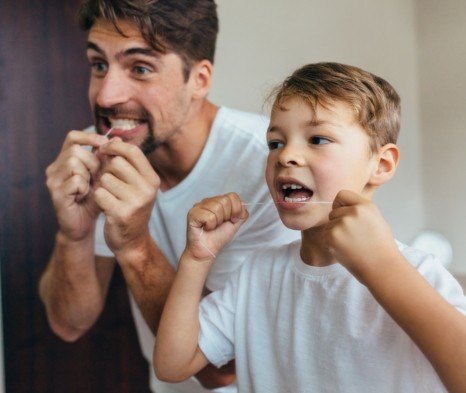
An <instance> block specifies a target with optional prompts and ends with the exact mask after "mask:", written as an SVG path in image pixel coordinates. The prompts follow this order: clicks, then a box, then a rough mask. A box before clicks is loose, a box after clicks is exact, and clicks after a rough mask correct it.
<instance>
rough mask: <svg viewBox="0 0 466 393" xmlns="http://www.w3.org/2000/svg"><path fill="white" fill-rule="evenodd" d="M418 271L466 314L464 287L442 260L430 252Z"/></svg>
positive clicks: (449, 301)
mask: <svg viewBox="0 0 466 393" xmlns="http://www.w3.org/2000/svg"><path fill="white" fill-rule="evenodd" d="M418 271H419V273H421V274H422V275H423V276H424V277H425V279H426V280H427V281H428V282H429V283H430V284H431V285H432V286H433V287H434V288H435V289H436V290H437V291H438V292H439V293H440V295H442V297H443V298H444V299H445V300H446V301H447V302H448V303H450V304H451V305H452V306H453V307H455V308H456V309H457V310H458V311H460V312H461V313H463V314H465V315H466V296H465V295H464V293H463V288H462V287H461V285H460V284H459V282H458V281H457V280H456V279H455V278H454V277H453V275H452V274H451V273H450V272H449V271H448V270H447V269H446V268H445V267H444V266H443V265H442V263H441V262H440V260H438V259H437V258H436V257H434V256H433V255H430V254H428V255H426V256H425V258H424V259H423V261H422V262H421V263H420V264H419V267H418Z"/></svg>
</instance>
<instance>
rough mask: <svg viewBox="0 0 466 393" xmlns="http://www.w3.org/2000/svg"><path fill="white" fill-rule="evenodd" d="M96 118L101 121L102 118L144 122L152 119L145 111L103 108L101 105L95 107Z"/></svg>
mask: <svg viewBox="0 0 466 393" xmlns="http://www.w3.org/2000/svg"><path fill="white" fill-rule="evenodd" d="M94 114H95V118H96V119H99V118H102V117H117V116H120V117H128V118H131V119H139V120H142V121H148V120H149V119H150V115H149V113H148V112H147V111H146V110H145V109H140V110H137V111H135V110H128V109H125V108H123V107H112V108H103V107H101V106H99V105H96V106H95V109H94Z"/></svg>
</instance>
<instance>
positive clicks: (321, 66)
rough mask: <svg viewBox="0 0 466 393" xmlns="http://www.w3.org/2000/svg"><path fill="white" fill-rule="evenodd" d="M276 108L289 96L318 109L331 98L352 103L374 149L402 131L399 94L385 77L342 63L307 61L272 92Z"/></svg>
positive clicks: (392, 141) (280, 107) (324, 105)
mask: <svg viewBox="0 0 466 393" xmlns="http://www.w3.org/2000/svg"><path fill="white" fill-rule="evenodd" d="M273 96H274V97H275V100H274V103H273V108H272V111H273V110H276V109H283V106H282V104H283V103H284V102H285V101H286V100H287V99H289V98H293V97H300V98H302V99H303V100H304V101H305V102H307V103H308V104H310V105H311V107H312V109H313V110H314V111H315V110H316V107H317V105H320V106H323V107H326V106H327V105H328V104H330V103H331V101H342V102H345V103H347V104H349V105H350V106H351V108H353V110H354V113H355V118H356V120H357V121H358V123H359V124H360V125H361V126H362V127H363V128H364V130H365V131H366V132H367V133H368V134H369V137H370V138H371V143H370V144H371V149H372V150H376V149H377V148H379V147H381V146H383V145H385V144H387V143H396V141H397V139H398V134H399V131H400V97H399V96H398V93H397V92H396V91H395V89H394V88H393V87H392V86H391V85H390V84H389V83H388V82H387V81H385V80H384V79H382V78H380V77H378V76H375V75H373V74H371V73H369V72H366V71H364V70H362V69H360V68H357V67H353V66H349V65H345V64H339V63H316V64H308V65H305V66H303V67H301V68H299V69H298V70H296V71H295V72H293V74H292V75H291V76H289V77H288V78H287V79H286V80H285V81H284V82H283V83H282V84H281V85H280V86H278V87H277V88H276V90H275V92H274V93H273Z"/></svg>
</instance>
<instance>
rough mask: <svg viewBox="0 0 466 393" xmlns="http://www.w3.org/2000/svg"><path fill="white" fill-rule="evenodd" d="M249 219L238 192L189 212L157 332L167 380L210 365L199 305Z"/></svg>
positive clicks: (157, 364)
mask: <svg viewBox="0 0 466 393" xmlns="http://www.w3.org/2000/svg"><path fill="white" fill-rule="evenodd" d="M246 218H247V211H246V210H245V208H244V206H243V205H242V203H241V200H240V199H239V197H238V196H237V195H236V194H227V195H224V196H220V197H214V198H209V199H206V200H203V201H202V202H200V203H199V204H197V205H195V206H194V207H193V208H192V209H191V210H190V212H189V214H188V230H187V244H186V249H185V251H184V253H183V255H182V256H181V259H180V263H179V266H178V271H177V273H176V276H175V280H174V282H173V285H172V287H171V289H170V293H169V295H168V299H167V302H166V304H165V308H164V311H163V314H162V318H161V321H160V325H159V330H158V332H157V340H156V343H155V349H154V357H153V361H154V370H155V373H156V375H157V377H158V378H159V379H161V380H164V381H167V382H180V381H183V380H185V379H186V378H189V377H190V376H193V375H194V374H196V373H197V372H198V371H200V370H201V369H202V368H203V367H205V366H206V365H207V364H208V363H209V361H208V360H207V358H206V357H205V356H204V354H203V353H202V352H201V350H200V349H199V347H198V336H199V315H198V312H199V303H200V300H201V296H202V291H203V288H204V283H205V280H206V278H207V275H208V273H209V271H210V268H211V266H212V263H213V261H214V259H215V255H217V254H218V252H219V251H220V250H221V249H222V247H223V246H224V245H225V244H227V243H228V242H229V241H230V240H231V239H232V238H233V236H234V234H235V233H236V232H237V230H238V229H239V227H240V226H241V225H242V223H243V222H244V221H245V219H246Z"/></svg>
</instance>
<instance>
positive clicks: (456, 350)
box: [327, 191, 466, 393]
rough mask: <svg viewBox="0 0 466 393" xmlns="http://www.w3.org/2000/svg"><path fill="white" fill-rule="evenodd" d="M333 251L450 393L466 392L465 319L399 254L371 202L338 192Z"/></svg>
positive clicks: (332, 220)
mask: <svg viewBox="0 0 466 393" xmlns="http://www.w3.org/2000/svg"><path fill="white" fill-rule="evenodd" d="M327 241H328V244H329V246H330V249H331V250H332V252H333V253H334V255H335V256H336V258H337V260H338V261H340V262H341V263H342V264H343V265H344V266H345V267H346V268H347V269H348V270H349V271H350V272H351V273H352V274H353V275H354V276H355V277H356V278H357V279H358V280H359V281H360V282H361V283H363V284H364V285H366V286H367V287H368V289H369V290H370V291H371V293H372V294H373V296H374V297H375V299H376V300H377V301H378V302H379V304H380V305H381V306H382V307H383V308H384V309H385V310H386V311H387V313H388V314H389V315H390V316H391V317H392V318H393V319H394V320H395V321H396V322H397V323H398V325H399V326H400V327H401V328H402V329H403V330H404V331H405V332H406V333H407V334H408V335H409V336H410V337H411V339H412V340H413V341H414V343H416V345H417V346H418V347H419V349H420V350H421V351H422V352H423V353H424V355H425V356H426V358H427V359H428V360H429V361H430V363H431V364H432V366H433V367H434V369H435V370H436V372H437V373H438V375H439V377H440V379H441V380H442V382H443V383H444V385H445V387H446V388H447V389H448V391H449V392H458V393H460V392H461V393H464V392H465V389H466V373H465V372H464V370H465V367H466V345H465V343H466V316H464V315H463V314H461V313H460V312H459V311H458V310H457V309H455V308H454V307H453V306H452V305H450V304H449V303H448V302H447V301H446V300H445V299H444V298H443V297H442V296H441V295H440V294H439V293H438V292H437V291H436V290H435V289H434V288H433V287H432V286H431V285H430V284H429V283H428V282H427V281H426V280H425V279H424V277H422V276H421V275H420V274H419V273H418V271H417V270H416V269H415V268H414V267H413V266H412V265H411V264H410V263H409V262H408V261H407V260H406V259H405V258H404V256H403V255H402V254H401V252H400V251H399V250H398V247H397V246H396V243H395V241H394V239H393V235H392V234H391V231H390V228H389V227H388V224H387V223H386V222H385V220H384V219H383V217H382V215H381V214H380V212H379V211H378V209H377V208H376V207H375V205H373V204H372V203H371V202H370V201H367V200H365V199H363V198H362V197H360V196H359V195H357V194H355V193H352V192H349V191H345V192H340V193H339V194H338V195H337V198H336V199H335V202H334V204H333V210H332V212H331V213H330V223H329V225H328V228H327Z"/></svg>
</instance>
